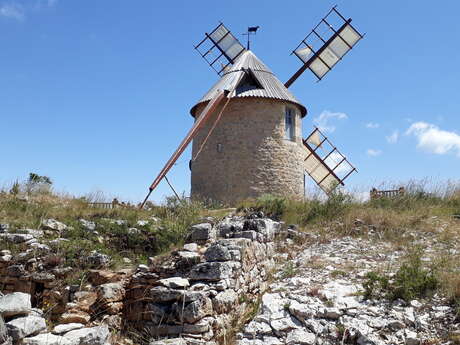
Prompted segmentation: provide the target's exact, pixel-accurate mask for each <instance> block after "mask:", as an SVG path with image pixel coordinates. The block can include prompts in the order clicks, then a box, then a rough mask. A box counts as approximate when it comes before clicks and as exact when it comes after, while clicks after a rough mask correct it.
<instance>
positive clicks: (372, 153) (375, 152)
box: [366, 149, 382, 157]
mask: <svg viewBox="0 0 460 345" xmlns="http://www.w3.org/2000/svg"><path fill="white" fill-rule="evenodd" d="M366 153H367V155H368V156H371V157H377V156H380V155H381V154H382V151H381V150H374V149H368V150H367V151H366Z"/></svg>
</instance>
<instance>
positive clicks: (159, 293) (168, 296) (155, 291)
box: [149, 286, 183, 303]
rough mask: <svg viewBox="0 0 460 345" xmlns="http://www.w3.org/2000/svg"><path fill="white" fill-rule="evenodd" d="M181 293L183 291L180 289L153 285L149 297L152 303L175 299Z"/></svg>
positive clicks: (177, 298)
mask: <svg viewBox="0 0 460 345" xmlns="http://www.w3.org/2000/svg"><path fill="white" fill-rule="evenodd" d="M182 294H183V292H182V291H180V290H175V289H170V288H167V287H164V286H155V287H153V288H151V289H150V291H149V295H150V298H151V299H152V302H154V303H164V302H170V301H177V300H179V298H180V297H181V296H182Z"/></svg>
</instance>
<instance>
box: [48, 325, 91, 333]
mask: <svg viewBox="0 0 460 345" xmlns="http://www.w3.org/2000/svg"><path fill="white" fill-rule="evenodd" d="M83 327H85V325H83V324H82V323H67V324H62V325H57V326H56V327H54V328H53V330H52V332H53V333H54V334H63V333H67V332H70V331H73V330H75V329H80V328H83Z"/></svg>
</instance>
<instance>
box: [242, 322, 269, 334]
mask: <svg viewBox="0 0 460 345" xmlns="http://www.w3.org/2000/svg"><path fill="white" fill-rule="evenodd" d="M244 333H245V334H247V335H248V336H249V337H257V336H260V335H265V334H272V328H271V327H270V325H269V324H267V323H265V322H257V321H254V320H253V321H251V322H249V324H248V325H247V326H246V327H244Z"/></svg>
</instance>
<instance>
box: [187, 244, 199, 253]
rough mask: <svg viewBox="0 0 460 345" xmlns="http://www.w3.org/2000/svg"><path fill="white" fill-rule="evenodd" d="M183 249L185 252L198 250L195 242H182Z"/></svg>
mask: <svg viewBox="0 0 460 345" xmlns="http://www.w3.org/2000/svg"><path fill="white" fill-rule="evenodd" d="M184 250H185V251H187V252H197V251H198V245H197V244H196V243H187V244H184Z"/></svg>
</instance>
